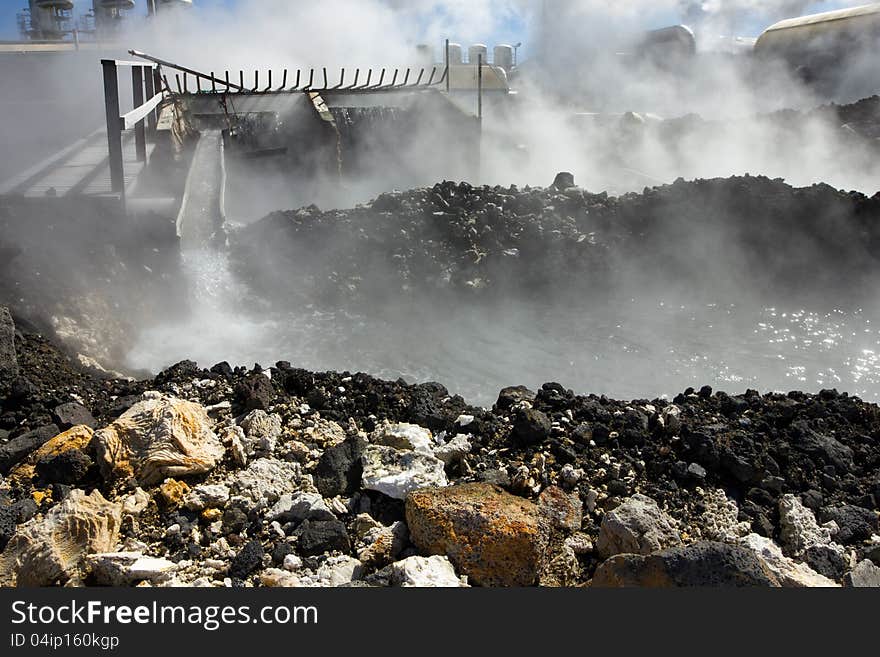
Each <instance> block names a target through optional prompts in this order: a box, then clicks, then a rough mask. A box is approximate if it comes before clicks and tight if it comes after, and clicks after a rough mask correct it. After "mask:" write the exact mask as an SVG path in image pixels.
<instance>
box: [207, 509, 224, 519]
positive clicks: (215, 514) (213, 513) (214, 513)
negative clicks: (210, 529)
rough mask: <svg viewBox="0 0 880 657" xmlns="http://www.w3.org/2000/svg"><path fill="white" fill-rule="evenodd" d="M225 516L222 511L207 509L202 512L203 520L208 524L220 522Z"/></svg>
mask: <svg viewBox="0 0 880 657" xmlns="http://www.w3.org/2000/svg"><path fill="white" fill-rule="evenodd" d="M222 516H223V512H222V511H221V510H220V509H205V510H204V511H202V518H203V519H204V520H205V521H206V522H215V521H217V520H220V518H221V517H222Z"/></svg>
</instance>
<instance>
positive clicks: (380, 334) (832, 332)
mask: <svg viewBox="0 0 880 657" xmlns="http://www.w3.org/2000/svg"><path fill="white" fill-rule="evenodd" d="M184 266H185V269H186V272H187V275H188V277H189V278H190V279H191V281H192V283H193V285H192V287H191V294H192V314H191V315H190V317H189V318H186V319H183V320H180V321H176V322H170V323H163V324H161V325H158V326H156V327H152V328H148V329H146V330H145V331H144V332H143V333H142V335H141V336H140V339H139V341H138V344H137V345H136V347H135V348H134V350H133V351H132V352H131V353H130V356H129V363H128V364H129V365H130V366H132V367H136V368H144V369H150V370H153V371H158V370H160V369H162V368H163V367H166V366H168V365H170V364H173V363H175V362H177V361H179V360H183V359H191V360H195V361H197V362H198V363H199V364H200V365H202V366H204V367H210V366H211V365H213V364H214V363H216V362H219V361H221V360H227V361H229V362H230V363H232V364H233V365H236V364H242V365H252V364H253V363H260V364H261V365H263V366H268V365H271V364H274V363H275V362H276V361H277V360H288V361H290V362H291V363H292V364H293V365H294V366H296V367H303V368H307V369H311V370H317V371H326V370H335V371H350V372H357V371H364V372H368V373H371V374H374V375H377V376H380V377H383V378H388V379H397V378H398V377H403V378H405V379H406V380H407V381H410V382H423V381H431V380H433V381H439V382H441V383H443V384H444V385H446V386H447V387H448V388H449V390H450V392H452V393H453V394H461V395H462V396H464V397H465V398H466V399H467V400H468V401H470V402H471V403H475V404H478V405H491V404H492V402H494V400H495V398H496V396H497V394H498V390H500V389H501V388H502V387H505V386H508V385H519V384H522V385H527V386H529V387H532V388H533V389H534V388H535V387H539V386H540V385H541V384H542V383H544V382H547V381H557V382H559V383H562V384H563V385H565V386H566V387H570V388H572V389H574V390H575V391H576V392H579V393H596V394H606V395H608V396H612V397H616V398H623V399H637V398H654V397H657V396H663V395H668V396H673V395H675V394H677V393H678V392H681V391H682V390H684V389H685V388H686V387H688V386H694V387H700V386H702V385H707V384H708V385H711V386H713V387H714V388H716V389H719V390H724V391H726V392H729V393H731V394H734V393H740V392H744V391H745V390H746V389H747V388H755V389H758V390H761V391H762V392H767V391H773V390H778V391H783V392H787V391H789V390H805V391H808V392H817V391H818V390H820V389H822V388H826V387H827V388H831V387H835V388H837V389H839V390H841V391H847V392H849V393H850V394H854V395H858V396H859V397H862V398H863V399H865V400H868V401H880V318H875V317H872V316H869V314H867V313H865V312H864V311H861V310H855V311H843V310H839V309H836V310H835V309H832V310H821V311H820V310H817V309H808V308H784V307H782V306H779V307H776V308H766V307H745V306H735V305H727V304H723V303H718V304H711V305H681V304H678V303H675V304H673V303H668V302H665V301H664V300H662V299H656V298H652V299H644V298H642V299H631V298H630V299H621V300H616V301H613V302H608V303H603V304H602V305H601V306H592V307H589V308H574V307H570V306H565V307H558V306H553V305H550V304H547V305H543V306H542V305H536V304H530V305H528V306H525V305H516V304H511V305H510V306H507V307H505V308H504V309H503V310H497V309H493V310H489V309H481V308H478V309H475V308H473V307H472V306H469V307H468V308H460V309H458V310H452V311H449V310H444V312H443V314H440V313H439V312H437V313H434V314H431V313H429V312H428V311H426V310H425V309H424V308H411V309H404V310H398V311H396V312H395V314H394V315H393V316H392V315H389V316H384V317H366V316H358V315H350V314H346V313H342V312H332V313H331V312H325V311H322V310H319V309H317V308H316V307H313V306H302V307H295V308H289V309H284V310H283V311H277V310H273V309H269V308H267V309H264V310H255V307H257V308H258V307H259V306H258V305H257V303H255V302H254V300H253V299H249V298H248V295H247V292H246V290H244V289H243V288H242V287H241V286H240V285H239V284H238V283H236V281H235V279H234V277H233V276H232V274H231V273H230V271H229V267H228V262H227V260H226V256H225V255H224V254H222V253H219V252H216V251H198V250H196V251H188V252H186V253H185V254H184ZM236 299H237V300H238V301H239V302H240V303H234V302H235V300H236ZM245 309H247V310H245Z"/></svg>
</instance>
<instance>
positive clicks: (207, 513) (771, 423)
mask: <svg viewBox="0 0 880 657" xmlns="http://www.w3.org/2000/svg"><path fill="white" fill-rule="evenodd" d="M0 407H2V408H0V473H2V480H0V549H2V550H3V552H2V556H0V583H2V584H3V585H12V586H15V585H18V586H24V585H29V586H51V585H66V586H79V585H116V586H131V585H152V586H208V587H211V586H282V587H305V586H465V585H470V586H532V585H540V586H585V585H592V586H878V585H880V524H878V522H880V516H878V509H880V506H878V503H880V408H878V407H877V406H876V405H873V404H867V403H864V402H862V401H861V400H859V399H857V398H854V397H850V396H848V395H847V394H845V393H838V392H837V391H833V390H825V391H820V392H818V393H817V394H807V393H801V392H792V393H789V394H787V395H781V394H767V395H761V394H759V393H757V392H754V391H748V392H746V393H745V394H740V395H728V394H724V393H721V392H713V391H712V390H711V389H708V388H704V389H702V390H698V391H695V390H687V391H684V392H682V393H681V394H680V395H678V396H676V397H675V398H674V399H673V400H662V399H658V400H635V401H628V402H627V401H616V400H611V399H607V398H605V397H597V396H594V395H591V396H584V395H578V394H575V393H574V392H572V391H570V390H566V389H565V388H563V387H562V386H560V385H557V384H553V383H548V384H546V385H544V386H543V387H542V388H541V389H540V390H538V391H530V390H527V389H525V388H522V387H513V388H507V389H505V390H503V391H501V393H500V394H499V396H498V400H497V402H496V404H495V405H494V407H493V408H491V409H483V408H475V407H471V406H468V405H467V404H466V403H465V402H464V400H463V399H462V398H460V397H457V396H455V395H454V394H453V393H450V392H449V391H447V390H446V388H445V387H443V386H442V385H440V384H437V383H428V384H419V385H411V384H407V383H405V382H404V381H397V382H391V381H380V380H377V379H374V378H372V377H370V376H367V375H364V374H354V373H346V372H340V373H315V372H308V371H304V370H300V369H296V368H294V367H292V366H291V365H290V364H289V363H284V362H280V363H277V364H276V365H275V366H274V367H270V368H267V369H263V368H261V367H259V366H255V367H253V368H242V367H237V368H233V367H230V366H229V365H228V364H226V363H221V364H218V365H216V366H214V367H212V368H210V369H208V370H203V369H200V368H199V367H198V366H196V365H195V364H194V363H190V362H183V363H179V364H178V365H175V366H174V367H172V368H169V369H168V370H166V371H164V372H162V373H160V374H159V375H157V376H156V377H155V378H152V379H149V380H143V381H134V380H129V379H114V378H109V377H104V378H102V377H99V376H96V375H95V374H94V373H93V372H89V371H85V370H83V369H82V367H81V366H80V365H79V364H78V363H74V362H72V361H71V360H69V359H68V358H67V356H65V355H64V354H63V353H62V352H61V351H59V350H58V349H57V348H56V347H55V346H54V345H53V344H52V343H50V342H48V341H47V340H45V339H43V338H41V337H40V336H38V335H34V334H30V333H24V332H22V331H20V330H16V329H15V327H14V325H13V323H12V321H11V318H10V317H9V316H8V314H7V313H5V312H4V313H2V315H0Z"/></svg>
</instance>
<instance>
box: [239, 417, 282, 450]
mask: <svg viewBox="0 0 880 657" xmlns="http://www.w3.org/2000/svg"><path fill="white" fill-rule="evenodd" d="M241 428H242V429H244V431H245V448H246V449H247V450H248V454H254V453H257V452H262V453H265V454H270V453H272V452H273V451H274V450H275V447H276V446H277V444H278V438H279V437H280V436H281V416H279V415H277V414H275V413H267V412H266V411H262V410H256V411H251V412H250V413H248V415H247V416H246V417H245V418H244V419H243V420H242V421H241Z"/></svg>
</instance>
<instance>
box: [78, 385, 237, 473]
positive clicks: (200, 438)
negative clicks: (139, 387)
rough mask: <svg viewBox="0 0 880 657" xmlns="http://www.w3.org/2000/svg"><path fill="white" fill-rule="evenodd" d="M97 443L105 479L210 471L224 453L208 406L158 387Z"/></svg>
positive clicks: (103, 432) (102, 432)
mask: <svg viewBox="0 0 880 657" xmlns="http://www.w3.org/2000/svg"><path fill="white" fill-rule="evenodd" d="M93 442H94V446H95V452H96V454H97V458H98V464H99V465H100V467H101V472H102V474H103V475H104V478H105V479H108V480H114V479H125V478H128V477H134V478H135V479H136V480H137V482H138V483H139V484H141V485H144V486H150V485H153V484H157V483H159V482H160V481H162V480H163V479H165V478H166V477H182V476H187V475H195V474H202V473H205V472H208V471H210V470H211V469H213V468H214V467H215V466H216V465H217V464H218V463H219V462H220V460H221V459H222V458H223V453H224V448H223V444H222V443H221V442H220V439H219V438H218V437H217V435H216V434H215V433H214V431H213V430H212V429H211V420H210V419H209V418H208V413H207V411H206V410H205V408H204V407H203V406H201V405H199V404H196V403H193V402H189V401H184V400H182V399H177V398H175V397H169V396H166V395H163V394H161V393H158V392H148V393H144V397H143V400H142V401H140V402H138V403H137V404H135V405H134V406H132V407H131V408H130V409H128V410H127V411H126V412H125V413H123V414H122V415H121V416H120V417H119V418H118V419H117V420H116V421H115V422H113V424H111V425H110V426H108V427H107V428H105V429H101V430H100V431H97V432H95V435H94V438H93Z"/></svg>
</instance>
